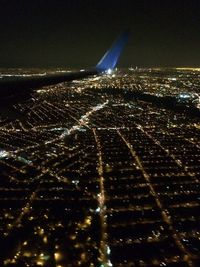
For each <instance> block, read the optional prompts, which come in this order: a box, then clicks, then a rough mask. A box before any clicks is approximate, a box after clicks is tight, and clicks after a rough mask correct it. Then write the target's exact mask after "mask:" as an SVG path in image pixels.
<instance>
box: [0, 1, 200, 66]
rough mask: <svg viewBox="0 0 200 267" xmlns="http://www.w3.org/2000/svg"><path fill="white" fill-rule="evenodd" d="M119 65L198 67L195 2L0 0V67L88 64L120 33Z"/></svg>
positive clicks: (198, 4) (198, 6)
mask: <svg viewBox="0 0 200 267" xmlns="http://www.w3.org/2000/svg"><path fill="white" fill-rule="evenodd" d="M127 28H129V29H130V30H131V38H130V40H129V43H128V45H127V47H126V50H125V51H124V53H123V55H122V58H121V60H120V66H199V67H200V1H199V0H179V1H178V0H171V1H170V0H169V1H168V0H132V1H131V0H130V1H129V0H65V1H64V0H63V1H62V0H55V1H50V0H33V1H31V0H9V1H8V0H0V32H1V41H0V67H37V66H38V67H59V66H65V67H75V68H81V67H87V66H92V65H93V64H95V63H96V62H97V61H98V59H99V58H100V57H101V56H102V54H103V53H104V52H105V50H106V49H107V48H108V47H109V46H110V45H111V43H112V42H113V40H114V39H115V38H116V37H117V36H118V35H119V33H120V32H121V31H123V30H124V29H127Z"/></svg>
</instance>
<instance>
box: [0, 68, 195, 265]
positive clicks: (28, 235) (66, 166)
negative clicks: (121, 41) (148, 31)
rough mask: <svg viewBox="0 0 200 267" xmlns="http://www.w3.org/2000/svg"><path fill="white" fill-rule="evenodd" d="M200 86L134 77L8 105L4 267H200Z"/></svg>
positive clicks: (162, 72) (179, 79)
mask: <svg viewBox="0 0 200 267" xmlns="http://www.w3.org/2000/svg"><path fill="white" fill-rule="evenodd" d="M36 72H37V71H36V70H33V71H29V72H28V71H27V72H23V73H22V70H19V71H18V72H17V71H16V70H13V71H7V72H6V71H4V72H3V71H2V72H1V76H0V77H4V76H8V75H13V73H15V75H19V76H20V75H33V73H36ZM45 72H46V70H44V72H43V71H42V72H41V71H40V72H39V70H38V74H40V75H45ZM199 86H200V72H199V70H198V69H163V68H160V69H159V68H156V69H140V68H129V69H119V70H117V71H115V72H113V73H109V74H107V75H103V76H94V77H91V78H89V79H85V80H81V81H78V80H75V81H72V82H67V83H61V84H58V85H54V86H48V87H42V88H39V89H38V90H37V91H35V92H34V93H32V95H31V97H26V96H20V101H19V100H18V101H15V102H13V99H11V100H9V99H7V100H6V101H7V102H6V105H4V104H3V103H2V105H1V107H0V109H1V113H0V114H1V116H0V169H1V179H0V207H1V208H0V245H1V250H0V255H1V256H0V266H20V267H23V266H24V267H28V266H30V267H33V266H47V267H51V266H52V267H53V266H56V267H65V266H85V267H89V266H90V267H97V266H98V267H109V266H118V267H130V266H141V267H142V266H152V267H153V266H155V267H156V266H168V267H175V266H176V267H184V266H200V215H199V211H200V201H199V200H200V119H199V118H200V117H199V115H200V111H199V104H200V102H199ZM9 101H10V102H9Z"/></svg>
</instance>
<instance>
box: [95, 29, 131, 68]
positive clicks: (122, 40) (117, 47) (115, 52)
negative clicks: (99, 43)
mask: <svg viewBox="0 0 200 267" xmlns="http://www.w3.org/2000/svg"><path fill="white" fill-rule="evenodd" d="M128 37H129V32H128V31H125V32H123V33H122V34H121V35H120V37H119V38H118V39H117V40H116V41H115V42H114V43H113V45H112V46H111V48H110V49H109V50H108V51H107V52H106V53H105V55H104V56H103V57H102V58H101V60H100V61H99V62H98V64H97V65H96V67H95V68H96V70H97V71H100V72H103V71H106V70H109V69H110V70H112V69H114V68H115V66H116V64H117V61H118V59H119V57H120V54H121V52H122V50H123V48H124V46H125V44H126V43H127V41H128Z"/></svg>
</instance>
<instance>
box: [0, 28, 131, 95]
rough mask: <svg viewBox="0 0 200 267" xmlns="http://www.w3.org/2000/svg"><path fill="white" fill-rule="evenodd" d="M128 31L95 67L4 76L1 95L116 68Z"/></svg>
mask: <svg viewBox="0 0 200 267" xmlns="http://www.w3.org/2000/svg"><path fill="white" fill-rule="evenodd" d="M128 36H129V33H128V32H127V31H126V32H124V33H122V34H121V35H120V37H119V38H118V39H117V40H116V41H115V42H114V43H113V45H112V46H111V48H110V49H109V50H108V51H107V52H106V53H105V55H104V56H103V57H102V59H101V60H100V61H99V62H98V64H97V65H96V66H95V67H92V68H89V69H85V70H80V71H77V72H62V73H57V74H54V75H48V74H47V75H44V76H39V75H38V76H30V77H24V76H20V77H3V78H1V79H0V97H8V96H12V95H17V94H21V93H22V92H23V93H28V92H31V91H32V90H33V89H36V88H39V87H42V86H46V85H53V84H57V83H61V82H65V81H72V80H77V79H82V78H86V77H88V76H92V75H100V74H102V73H105V72H106V71H108V70H112V69H114V68H115V66H116V64H117V61H118V59H119V57H120V54H121V52H122V50H123V48H124V46H125V44H126V42H127V40H128Z"/></svg>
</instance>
